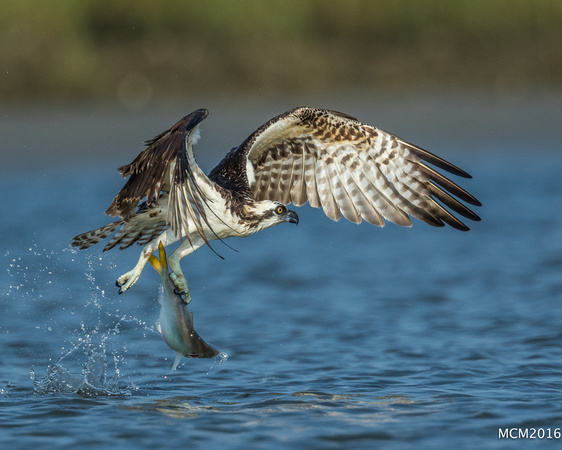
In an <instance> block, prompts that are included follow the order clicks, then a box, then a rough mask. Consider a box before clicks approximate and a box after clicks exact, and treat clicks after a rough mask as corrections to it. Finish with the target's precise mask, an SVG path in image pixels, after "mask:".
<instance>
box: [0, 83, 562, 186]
mask: <svg viewBox="0 0 562 450" xmlns="http://www.w3.org/2000/svg"><path fill="white" fill-rule="evenodd" d="M295 106H313V107H321V108H329V109H334V110H339V111H342V112H346V113H348V114H351V115H353V116H355V117H357V118H358V119H359V120H361V121H363V122H366V123H369V124H372V125H374V126H376V127H379V128H381V129H384V130H386V131H389V132H391V133H394V134H396V135H398V136H400V137H402V138H404V139H406V140H409V141H412V142H415V143H416V144H418V145H420V146H422V147H424V148H426V149H428V150H430V151H432V152H434V153H437V154H440V155H442V156H445V155H450V156H451V157H453V155H456V154H459V155H457V156H460V157H462V158H467V157H475V156H476V155H483V154H489V153H498V154H504V155H509V156H508V158H514V157H517V154H516V153H517V152H521V149H523V150H524V151H526V152H533V153H536V154H537V155H540V154H542V155H547V154H555V155H561V154H562V152H561V149H560V144H559V142H561V141H562V129H561V127H560V120H559V119H560V111H562V94H560V93H558V92H556V91H536V92H534V93H528V95H525V96H520V97H512V96H510V97H498V96H490V95H484V94H482V93H481V94H476V93H472V94H470V95H468V94H467V93H464V94H452V93H443V92H438V91H426V92H418V93H415V94H413V93H412V94H402V95H391V94H388V93H385V94H377V93H374V92H369V91H350V92H348V93H343V92H341V93H339V95H333V96H316V95H291V96H285V97H283V98H281V97H277V96H269V97H265V96H264V97H260V98H256V97H250V96H242V95H238V96H236V95H228V96H226V95H222V96H216V95H209V96H206V95H201V96H198V97H197V98H195V97H194V98H185V99H181V100H176V101H175V102H166V101H153V102H151V103H150V105H147V106H146V107H144V108H141V109H134V110H132V109H130V108H127V107H125V106H124V105H122V104H119V103H106V104H99V103H98V104H95V103H90V102H75V103H72V104H70V103H69V104H64V103H36V104H34V105H32V106H21V105H20V106H19V107H6V106H5V105H4V106H2V107H0V134H1V135H2V141H3V142H2V151H0V171H6V170H20V169H23V170H30V169H39V170H43V169H44V170H50V169H53V168H56V167H61V165H62V167H67V168H72V167H75V168H79V169H80V170H82V169H85V168H87V167H89V166H92V167H95V166H100V165H102V166H104V167H110V168H111V167H114V168H115V169H116V168H117V167H118V166H119V165H121V164H124V163H127V162H129V161H130V160H132V159H133V158H134V157H135V156H136V155H137V154H138V153H139V152H140V151H141V150H142V149H143V148H144V141H145V140H147V139H150V138H152V137H153V136H155V135H156V134H158V133H160V132H161V131H164V130H165V129H167V128H168V127H170V126H171V125H173V124H174V123H175V122H176V121H177V120H179V119H180V118H181V117H183V116H184V115H185V114H188V113H189V112H191V111H193V110H195V109H197V108H200V107H205V108H208V109H209V111H210V115H209V117H208V118H207V119H206V120H205V122H204V123H203V124H202V127H201V128H202V138H201V141H200V142H199V143H198V144H197V147H196V157H197V159H198V161H199V163H200V164H201V166H202V167H203V168H204V170H210V169H211V168H212V167H213V166H214V165H215V164H216V163H217V162H218V161H219V160H220V159H222V157H223V156H224V155H225V154H226V153H227V152H228V151H229V150H230V148H231V147H234V146H237V145H239V144H240V143H241V142H242V141H243V140H244V139H245V138H246V137H247V136H248V135H249V134H250V133H252V132H253V131H254V130H256V129H257V128H258V127H259V126H260V125H262V124H263V123H265V122H266V121H267V120H269V119H270V118H272V117H274V116H276V115H278V114H280V113H282V112H284V111H286V110H289V109H291V108H293V107H295ZM513 148H515V149H519V150H517V151H515V152H514V151H513V150H512V149H513ZM115 173H116V175H117V172H115Z"/></svg>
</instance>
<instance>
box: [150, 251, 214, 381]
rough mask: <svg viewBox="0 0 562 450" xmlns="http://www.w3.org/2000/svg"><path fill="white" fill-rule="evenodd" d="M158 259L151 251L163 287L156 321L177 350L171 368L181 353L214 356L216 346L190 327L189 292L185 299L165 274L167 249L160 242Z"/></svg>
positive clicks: (175, 364)
mask: <svg viewBox="0 0 562 450" xmlns="http://www.w3.org/2000/svg"><path fill="white" fill-rule="evenodd" d="M158 249H159V254H160V259H158V258H157V257H156V256H154V255H150V257H149V262H150V264H151V265H152V267H154V269H155V270H156V272H158V274H159V275H160V278H161V280H162V287H161V292H160V296H159V298H158V302H159V303H160V316H159V318H158V321H157V322H156V327H157V328H158V331H159V332H160V334H161V335H162V337H163V338H164V341H165V342H166V344H168V346H169V347H170V348H172V349H173V350H175V351H176V352H177V356H176V360H175V361H174V365H173V367H172V370H175V369H176V367H177V366H178V364H179V362H180V360H181V357H182V356H186V357H188V358H213V357H215V356H217V355H218V353H219V352H218V350H217V349H216V348H215V347H213V346H212V345H209V344H207V343H206V342H205V341H204V340H203V339H202V338H201V336H199V334H198V333H197V331H195V328H194V327H193V313H192V312H190V311H189V310H188V309H187V303H189V302H190V301H191V295H190V294H189V292H187V293H186V294H185V299H183V298H182V297H181V296H180V295H178V294H176V291H175V286H174V284H173V282H172V280H171V279H170V276H169V275H168V263H167V259H166V250H164V246H163V245H162V244H161V243H160V245H159V247H158Z"/></svg>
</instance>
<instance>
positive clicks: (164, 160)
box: [106, 109, 211, 244]
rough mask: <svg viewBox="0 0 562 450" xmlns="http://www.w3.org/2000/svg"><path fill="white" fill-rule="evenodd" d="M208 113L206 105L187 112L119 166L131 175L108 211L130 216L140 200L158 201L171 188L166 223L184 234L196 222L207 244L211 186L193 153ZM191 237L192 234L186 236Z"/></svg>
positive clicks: (108, 212) (113, 213) (128, 217)
mask: <svg viewBox="0 0 562 450" xmlns="http://www.w3.org/2000/svg"><path fill="white" fill-rule="evenodd" d="M207 115H208V111H207V110H206V109H198V110H197V111H194V112H192V113H191V114H188V115H187V116H185V117H184V118H183V119H181V120H180V121H179V122H177V123H176V124H175V125H174V126H173V127H172V128H170V129H169V130H167V131H165V132H163V133H161V134H159V135H158V136H156V137H155V138H154V139H151V140H149V141H147V142H146V144H147V148H146V149H145V150H144V151H142V152H141V153H140V154H139V155H138V156H137V157H136V159H135V160H134V161H133V162H132V163H130V164H127V165H125V166H122V167H120V168H119V171H120V172H121V175H123V177H129V179H128V180H127V182H126V183H125V186H124V187H123V189H121V191H120V192H119V194H117V196H116V197H115V199H114V200H113V203H112V204H111V206H110V207H109V208H108V209H107V211H106V214H108V215H110V216H120V217H122V218H124V219H130V218H131V217H132V216H133V214H134V212H135V208H136V207H137V205H138V204H139V202H140V201H141V200H142V199H143V198H145V197H146V201H147V203H148V204H157V203H158V201H159V200H160V198H161V197H162V194H163V193H166V192H168V193H169V196H168V197H167V214H166V223H167V224H168V225H169V226H170V227H171V228H172V230H174V231H175V232H176V234H180V235H181V230H182V227H183V228H184V229H185V230H187V229H188V228H190V227H189V225H190V224H191V225H193V226H195V227H196V229H197V230H198V231H199V234H200V235H201V237H202V238H203V239H204V240H205V242H206V243H207V244H208V241H207V238H206V236H205V232H204V227H208V229H211V227H210V225H209V223H208V220H207V217H206V214H205V210H204V205H206V204H207V202H208V199H207V197H206V196H205V194H204V193H203V192H202V186H203V185H204V184H206V185H207V186H211V182H210V181H209V179H208V178H207V176H206V175H205V174H204V173H203V172H202V171H201V169H200V168H199V166H198V165H197V163H196V161H195V157H194V155H193V144H195V142H196V141H197V139H198V137H199V129H198V125H199V124H200V123H201V121H202V120H204V119H205V118H206V117H207ZM187 238H188V240H189V236H187Z"/></svg>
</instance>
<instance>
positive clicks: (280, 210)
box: [275, 206, 285, 214]
mask: <svg viewBox="0 0 562 450" xmlns="http://www.w3.org/2000/svg"><path fill="white" fill-rule="evenodd" d="M275 211H276V212H277V214H283V213H284V212H285V207H284V206H278V207H277V209H276V210H275Z"/></svg>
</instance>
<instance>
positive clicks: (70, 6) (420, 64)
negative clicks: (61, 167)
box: [0, 0, 562, 101]
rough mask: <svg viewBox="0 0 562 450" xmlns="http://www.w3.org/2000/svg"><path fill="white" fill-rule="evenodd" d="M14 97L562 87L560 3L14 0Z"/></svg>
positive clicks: (0, 88) (2, 89)
mask: <svg viewBox="0 0 562 450" xmlns="http://www.w3.org/2000/svg"><path fill="white" fill-rule="evenodd" d="M0 36H1V39H0V55H1V59H0V60H1V65H2V70H1V72H0V98H1V99H2V100H4V101H19V100H25V101H37V100H42V101H45V100H50V99H55V98H56V99H62V100H71V99H75V98H82V99H96V98H101V99H112V98H115V96H116V95H119V96H122V97H124V98H137V97H140V98H142V97H143V96H158V97H177V96H181V95H192V94H199V93H204V92H221V91H224V90H228V91H248V92H254V93H255V94H259V93H260V92H286V91H290V92H299V91H304V90H307V91H310V90H323V89H326V88H333V89H336V90H346V89H348V88H352V87H360V88H365V87H367V88H379V89H403V88H409V87H412V86H414V87H426V86H429V87H431V86H434V85H436V86H453V87H454V86H469V87H483V88H491V89H507V90H518V89H526V88H528V87H529V86H537V85H539V86H540V85H550V86H558V85H559V84H560V82H561V81H562V1H560V0H454V1H452V0H427V1H424V0H365V1H360V0H345V1H341V0H208V1H191V0H165V1H159V2H156V1H153V0H135V1H131V0H126V1H115V0H111V1H110V0H54V1H50V2H46V1H41V0H4V1H3V4H2V13H1V14H0Z"/></svg>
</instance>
